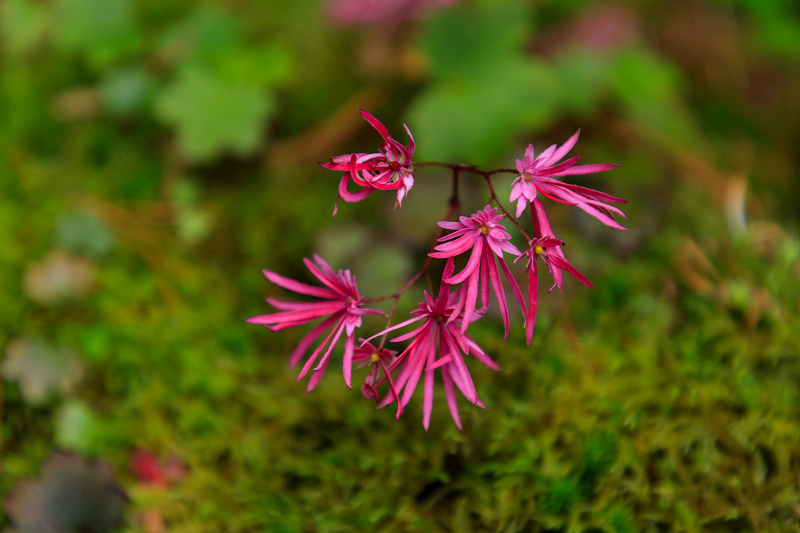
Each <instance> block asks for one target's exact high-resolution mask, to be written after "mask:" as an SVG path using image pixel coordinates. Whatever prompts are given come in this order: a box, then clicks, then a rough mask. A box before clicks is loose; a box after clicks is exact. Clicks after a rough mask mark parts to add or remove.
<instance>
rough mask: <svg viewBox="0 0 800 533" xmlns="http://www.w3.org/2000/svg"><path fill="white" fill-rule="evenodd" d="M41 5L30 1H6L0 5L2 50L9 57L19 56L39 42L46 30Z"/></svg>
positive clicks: (45, 20)
mask: <svg viewBox="0 0 800 533" xmlns="http://www.w3.org/2000/svg"><path fill="white" fill-rule="evenodd" d="M46 22H47V19H46V14H45V9H44V6H43V5H42V4H39V3H34V2H31V1H30V0H6V1H5V2H3V3H2V4H0V24H2V26H0V27H2V42H3V48H4V49H5V50H6V51H7V52H8V53H9V54H11V55H21V54H24V53H26V52H28V51H30V50H31V49H32V48H34V47H35V46H36V45H37V44H39V42H41V40H42V37H43V36H44V32H45V28H46Z"/></svg>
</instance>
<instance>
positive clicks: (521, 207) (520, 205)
mask: <svg viewBox="0 0 800 533" xmlns="http://www.w3.org/2000/svg"><path fill="white" fill-rule="evenodd" d="M510 201H512V202H513V201H514V199H513V198H511V200H510ZM528 203H529V202H528V199H527V198H525V197H524V196H520V197H519V200H517V214H516V215H515V216H516V217H517V218H519V217H520V216H521V215H522V213H523V212H524V211H525V208H526V207H527V206H528Z"/></svg>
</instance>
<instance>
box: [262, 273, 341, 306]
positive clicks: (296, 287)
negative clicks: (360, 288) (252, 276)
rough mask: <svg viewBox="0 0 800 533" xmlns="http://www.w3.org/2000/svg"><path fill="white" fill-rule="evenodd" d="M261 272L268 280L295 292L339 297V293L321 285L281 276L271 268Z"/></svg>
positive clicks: (332, 297)
mask: <svg viewBox="0 0 800 533" xmlns="http://www.w3.org/2000/svg"><path fill="white" fill-rule="evenodd" d="M262 272H263V273H264V276H265V277H266V278H267V279H268V280H269V281H271V282H272V283H274V284H275V285H277V286H278V287H282V288H284V289H286V290H289V291H292V292H296V293H298V294H305V295H307V296H315V297H317V298H328V299H336V298H339V295H337V294H336V293H335V292H332V291H329V290H327V289H323V288H322V287H314V286H313V285H307V284H305V283H301V282H299V281H295V280H293V279H291V278H287V277H284V276H281V275H280V274H277V273H275V272H273V271H271V270H267V269H266V268H265V269H264V270H262Z"/></svg>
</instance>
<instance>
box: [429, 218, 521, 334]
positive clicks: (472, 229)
mask: <svg viewBox="0 0 800 533" xmlns="http://www.w3.org/2000/svg"><path fill="white" fill-rule="evenodd" d="M502 218H503V215H498V214H497V208H494V207H489V206H488V205H487V206H486V207H485V208H484V209H483V210H481V211H478V212H477V213H475V214H474V215H472V216H471V217H460V218H459V222H439V226H441V227H442V228H445V229H452V230H455V231H454V232H453V233H450V234H449V235H445V236H444V237H442V238H441V239H439V241H440V242H441V241H450V242H448V243H445V244H440V245H438V246H437V247H436V248H435V250H436V252H432V253H430V254H428V255H429V256H431V257H434V258H437V259H444V258H448V257H455V256H457V255H460V254H463V253H464V252H466V251H467V250H469V249H470V248H471V249H472V254H471V255H470V258H469V261H468V262H467V266H466V267H464V270H462V271H461V272H460V273H459V274H456V275H455V276H452V277H445V278H443V281H444V282H445V283H451V284H456V283H461V282H462V281H465V280H468V282H467V284H466V291H464V290H462V291H461V298H460V299H459V301H458V305H457V307H456V311H455V312H454V313H453V315H452V316H457V315H458V314H459V312H460V311H461V309H463V310H464V320H463V322H462V325H461V332H462V333H463V332H465V331H466V330H467V327H468V326H469V323H470V319H471V318H472V314H473V313H474V312H475V307H476V303H477V300H478V281H482V283H481V284H480V293H481V304H482V305H483V308H484V310H485V309H486V306H487V305H488V300H489V281H490V280H491V283H492V289H493V290H494V294H495V297H496V299H497V304H498V306H499V307H500V315H501V316H502V317H503V325H504V326H505V329H506V338H508V324H509V320H508V304H507V303H506V295H505V291H504V290H503V283H502V281H501V280H500V273H499V272H498V270H497V263H495V260H497V262H499V263H500V267H501V268H502V269H503V274H504V275H505V277H506V279H507V280H508V283H509V284H510V285H511V289H512V290H513V291H514V296H515V297H516V298H517V301H518V302H519V305H520V306H521V307H522V311H523V313H524V312H525V302H524V301H523V299H522V292H521V291H520V290H519V285H517V282H516V280H514V276H512V275H511V271H509V269H508V265H507V264H506V261H505V259H503V252H504V251H505V252H508V253H510V254H514V255H520V254H521V252H520V251H519V250H518V249H517V247H516V246H514V245H513V244H511V242H509V240H510V239H511V235H509V234H508V233H507V232H506V228H505V227H503V226H502V225H500V224H498V222H500V220H502ZM495 255H496V256H497V258H496V259H495ZM451 320H452V319H451Z"/></svg>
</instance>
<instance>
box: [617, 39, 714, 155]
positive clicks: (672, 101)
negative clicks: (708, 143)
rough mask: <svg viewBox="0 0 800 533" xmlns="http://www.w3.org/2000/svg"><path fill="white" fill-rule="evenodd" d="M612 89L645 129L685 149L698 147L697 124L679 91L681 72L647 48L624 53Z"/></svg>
mask: <svg viewBox="0 0 800 533" xmlns="http://www.w3.org/2000/svg"><path fill="white" fill-rule="evenodd" d="M611 80H612V81H611V86H612V89H613V91H614V94H615V95H616V97H617V99H618V101H619V102H620V104H621V105H622V107H623V109H624V110H625V112H626V113H627V114H628V115H629V116H630V117H631V118H632V119H633V120H635V121H636V122H637V123H639V124H640V125H642V126H643V127H645V128H647V129H649V130H653V131H655V132H657V133H659V134H660V135H662V136H664V137H666V138H668V139H670V141H671V142H673V143H677V144H681V145H684V146H695V147H696V146H697V145H698V144H699V143H700V135H699V131H698V129H697V125H696V124H695V122H694V120H693V119H692V117H691V114H690V113H689V110H688V109H687V108H686V106H685V104H684V103H683V100H682V98H681V97H680V94H679V92H678V88H679V86H680V84H681V82H682V79H681V77H680V73H679V71H678V70H677V69H676V68H675V67H674V66H673V65H671V64H669V63H668V62H666V61H664V60H662V59H661V58H659V57H657V56H656V55H655V54H653V53H651V52H649V51H647V50H644V49H635V48H631V49H627V50H624V51H621V52H620V53H619V55H618V56H617V59H616V62H615V64H614V66H613V71H612V77H611Z"/></svg>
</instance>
